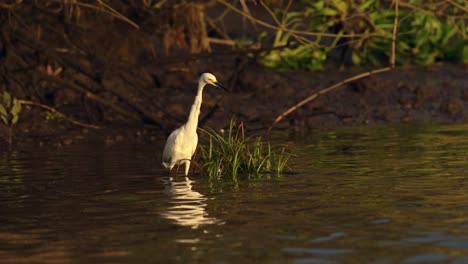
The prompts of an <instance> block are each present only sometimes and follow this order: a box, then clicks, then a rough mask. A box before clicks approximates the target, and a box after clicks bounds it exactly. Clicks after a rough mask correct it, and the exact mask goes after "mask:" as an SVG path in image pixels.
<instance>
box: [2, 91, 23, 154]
mask: <svg viewBox="0 0 468 264" xmlns="http://www.w3.org/2000/svg"><path fill="white" fill-rule="evenodd" d="M20 112H21V102H20V101H19V100H17V99H16V98H14V97H12V96H11V95H10V93H8V92H7V91H4V92H3V93H2V94H0V119H1V120H2V123H3V124H4V125H6V126H7V127H8V128H9V129H8V139H7V141H8V143H9V144H10V145H11V143H12V134H13V132H12V131H13V126H14V125H16V123H18V120H19V114H20Z"/></svg>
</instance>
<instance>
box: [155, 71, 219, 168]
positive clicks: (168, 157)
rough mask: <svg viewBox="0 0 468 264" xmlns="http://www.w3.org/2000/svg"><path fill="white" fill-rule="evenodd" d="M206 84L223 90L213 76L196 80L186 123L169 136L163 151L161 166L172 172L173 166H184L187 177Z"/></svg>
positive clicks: (196, 140) (207, 74) (202, 76)
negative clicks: (195, 91) (196, 83)
mask: <svg viewBox="0 0 468 264" xmlns="http://www.w3.org/2000/svg"><path fill="white" fill-rule="evenodd" d="M207 84H211V85H214V86H217V87H221V88H224V87H222V86H221V84H220V83H219V82H218V81H217V80H216V77H215V76H214V75H213V74H211V73H204V74H202V75H201V76H200V79H199V80H198V91H197V95H196V96H195V101H194V102H193V105H192V108H191V109H190V114H189V117H188V120H187V123H185V124H184V125H183V126H181V127H179V128H178V129H176V130H174V131H173V132H172V133H171V134H170V135H169V137H168V138H167V141H166V146H165V147H164V151H163V156H162V164H163V165H164V167H166V168H168V169H169V170H172V168H173V167H174V166H175V165H178V166H179V165H182V164H185V176H187V175H188V172H189V169H190V162H191V159H192V156H193V154H194V153H195V149H196V148H197V144H198V135H197V128H198V117H199V115H200V107H201V104H202V94H203V88H205V85H207ZM224 89H225V88H224Z"/></svg>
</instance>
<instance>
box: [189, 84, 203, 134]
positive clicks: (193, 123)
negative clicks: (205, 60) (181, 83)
mask: <svg viewBox="0 0 468 264" xmlns="http://www.w3.org/2000/svg"><path fill="white" fill-rule="evenodd" d="M204 87H205V83H204V82H198V91H197V95H196V96H195V101H194V102H193V105H192V108H191V109H190V114H189V117H188V121H187V123H186V124H185V129H187V130H188V131H192V132H196V131H197V126H198V116H199V115H200V107H201V104H202V94H203V88H204Z"/></svg>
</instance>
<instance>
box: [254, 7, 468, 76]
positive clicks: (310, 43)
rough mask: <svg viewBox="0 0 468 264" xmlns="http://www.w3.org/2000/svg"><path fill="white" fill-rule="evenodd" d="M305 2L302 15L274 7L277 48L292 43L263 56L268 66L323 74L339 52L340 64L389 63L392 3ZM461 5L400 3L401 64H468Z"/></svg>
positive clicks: (398, 51) (398, 45) (398, 55)
mask: <svg viewBox="0 0 468 264" xmlns="http://www.w3.org/2000/svg"><path fill="white" fill-rule="evenodd" d="M303 4H304V5H305V8H303V9H302V10H300V11H291V12H285V11H282V10H283V7H282V6H277V7H276V8H275V12H274V14H275V18H276V20H277V21H279V22H280V24H281V26H279V27H278V30H277V32H276V35H275V39H274V41H273V46H274V47H281V46H284V45H286V44H289V45H288V46H287V47H286V48H283V49H275V50H272V51H270V52H267V53H265V54H264V58H263V63H264V65H266V66H268V67H273V68H277V69H305V70H319V69H322V68H323V66H324V63H325V62H326V60H327V58H328V57H330V54H333V53H334V55H335V56H336V55H339V54H341V56H342V57H341V60H343V61H344V60H349V61H350V62H351V63H352V64H354V65H386V64H388V63H389V57H390V50H391V49H390V47H391V42H392V37H393V21H394V18H395V10H394V7H393V5H391V4H389V2H388V1H382V0H319V1H303ZM463 4H464V1H463V0H454V1H453V2H448V1H447V2H442V3H441V2H439V1H436V0H429V1H420V0H409V1H406V3H405V5H400V8H399V24H398V33H397V38H396V59H397V63H399V64H418V65H428V64H432V63H434V62H436V61H439V60H446V61H454V62H459V63H468V42H467V41H466V35H467V33H468V31H467V28H466V22H467V21H468V19H467V18H468V17H467V15H466V13H465V11H464V10H463V7H462V6H463ZM465 6H466V5H465ZM311 33H313V34H311ZM339 50H341V52H338V51H339ZM342 51H344V52H342Z"/></svg>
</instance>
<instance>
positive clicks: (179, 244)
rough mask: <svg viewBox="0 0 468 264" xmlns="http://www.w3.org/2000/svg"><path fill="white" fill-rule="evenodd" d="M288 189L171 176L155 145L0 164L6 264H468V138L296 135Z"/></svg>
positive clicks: (451, 130)
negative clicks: (161, 161) (163, 166)
mask: <svg viewBox="0 0 468 264" xmlns="http://www.w3.org/2000/svg"><path fill="white" fill-rule="evenodd" d="M275 142H278V143H281V144H286V145H287V146H288V147H289V148H290V149H291V150H292V151H293V153H294V154H295V156H293V157H292V158H291V160H290V163H289V166H290V168H291V169H290V170H289V171H287V173H285V174H283V175H282V176H275V175H271V176H270V175H265V176H264V177H263V178H261V179H256V180H253V179H251V180H247V179H244V180H239V181H237V182H224V183H220V182H210V181H209V180H207V179H205V178H202V177H200V176H199V175H194V176H191V177H189V178H185V177H183V176H175V175H173V176H169V175H168V173H167V171H165V170H163V168H162V167H161V165H160V162H159V161H160V152H161V149H162V146H163V143H164V142H162V141H161V142H159V143H155V144H136V145H135V144H132V145H130V144H119V145H112V146H106V145H104V144H103V145H99V144H80V145H71V146H65V147H60V148H57V147H35V148H30V149H16V150H9V151H7V150H1V151H0V263H297V264H307V263H453V264H460V263H468V154H467V153H468V126H467V125H450V126H427V125H426V126H398V127H376V128H352V129H339V130H334V131H318V130H313V131H307V132H289V133H284V134H281V135H276V136H275Z"/></svg>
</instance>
